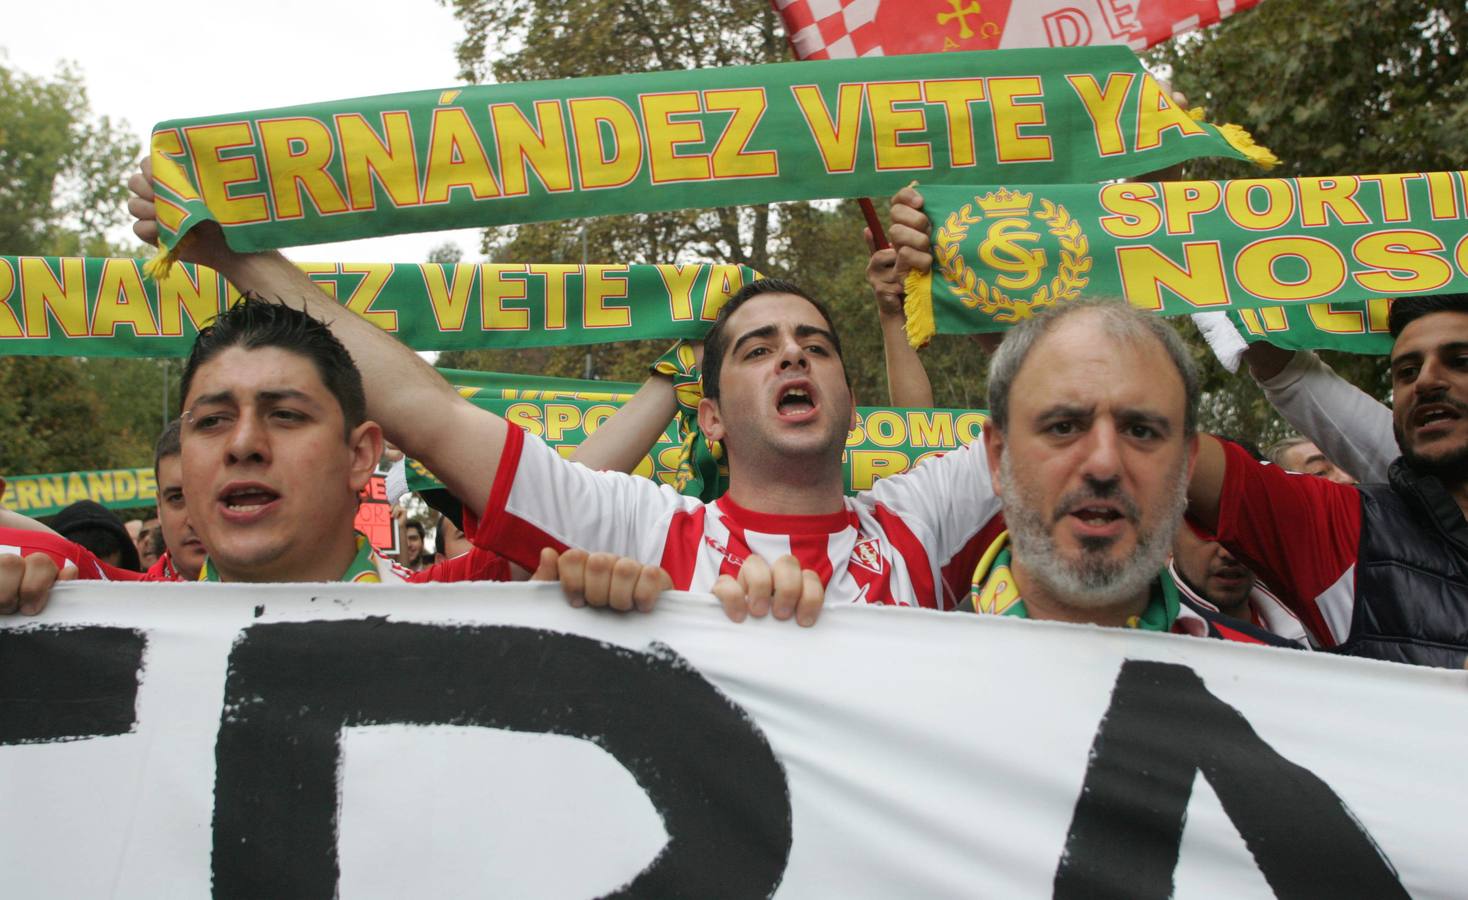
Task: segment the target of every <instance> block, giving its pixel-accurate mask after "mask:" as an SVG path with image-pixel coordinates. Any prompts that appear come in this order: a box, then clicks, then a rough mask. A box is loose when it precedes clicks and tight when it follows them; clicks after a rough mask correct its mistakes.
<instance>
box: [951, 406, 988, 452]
mask: <svg viewBox="0 0 1468 900" xmlns="http://www.w3.org/2000/svg"><path fill="white" fill-rule="evenodd" d="M988 420H989V417H988V416H987V415H985V414H984V413H981V412H966V413H959V414H958V419H957V420H956V421H954V423H953V431H954V433H955V435H956V436H957V437H958V443H959V444H961V445H963V446H965V447H967V446H968V445H969V444H972V443H973V442H974V441H976V440H978V439H979V434H980V432H982V431H983V428H984V423H985V422H987V421H988Z"/></svg>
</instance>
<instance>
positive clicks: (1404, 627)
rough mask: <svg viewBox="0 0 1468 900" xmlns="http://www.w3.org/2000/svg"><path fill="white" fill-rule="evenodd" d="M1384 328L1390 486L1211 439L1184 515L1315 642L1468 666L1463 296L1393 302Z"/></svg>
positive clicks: (1467, 328) (1467, 308)
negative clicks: (1260, 457)
mask: <svg viewBox="0 0 1468 900" xmlns="http://www.w3.org/2000/svg"><path fill="white" fill-rule="evenodd" d="M1388 327H1389V329H1390V331H1391V333H1392V336H1393V337H1394V338H1395V344H1394V346H1393V347H1392V353H1391V380H1392V417H1393V424H1394V429H1395V432H1396V437H1397V444H1398V447H1399V449H1400V450H1401V453H1402V455H1401V457H1400V458H1399V459H1397V460H1396V462H1394V463H1392V465H1391V467H1390V470H1389V474H1388V484H1369V485H1361V486H1359V487H1350V486H1345V485H1338V484H1333V483H1331V482H1329V481H1326V480H1325V479H1321V478H1313V477H1299V476H1291V475H1289V474H1287V473H1285V472H1283V471H1281V470H1280V468H1279V467H1277V466H1261V465H1259V464H1258V463H1256V462H1254V461H1253V460H1252V459H1250V458H1248V456H1247V454H1245V453H1243V451H1241V450H1239V449H1238V448H1237V447H1234V446H1232V445H1229V444H1226V443H1223V442H1219V441H1216V440H1212V439H1209V440H1206V441H1205V442H1204V446H1203V449H1202V452H1201V453H1200V455H1199V462H1198V469H1197V472H1196V474H1195V475H1194V478H1193V484H1192V487H1191V488H1190V491H1189V497H1190V501H1191V504H1190V506H1189V510H1190V512H1191V513H1192V514H1193V515H1194V516H1196V517H1197V518H1198V519H1199V521H1200V522H1201V523H1202V524H1204V525H1205V526H1206V527H1209V528H1211V529H1212V530H1213V531H1214V532H1215V533H1217V535H1218V537H1219V540H1220V541H1221V542H1222V543H1223V544H1224V546H1225V547H1228V548H1229V550H1230V551H1231V552H1233V553H1234V554H1236V555H1237V556H1239V557H1240V558H1241V559H1243V560H1244V561H1245V562H1247V563H1248V564H1249V565H1250V566H1251V567H1252V568H1253V569H1254V570H1255V571H1256V572H1258V573H1260V574H1261V575H1262V576H1264V578H1265V579H1266V580H1267V581H1268V582H1269V583H1270V584H1271V585H1272V586H1273V587H1275V588H1276V589H1277V590H1278V591H1279V593H1280V597H1281V599H1282V600H1284V601H1286V602H1287V603H1289V604H1290V605H1291V606H1292V608H1293V609H1294V610H1295V611H1296V612H1297V613H1299V615H1300V617H1301V619H1302V620H1303V621H1304V622H1305V624H1306V625H1307V626H1308V627H1309V628H1310V630H1311V631H1312V632H1313V633H1314V635H1315V636H1316V638H1317V639H1318V640H1319V642H1320V644H1321V645H1322V646H1323V647H1326V648H1328V649H1333V650H1336V651H1338V652H1341V653H1346V654H1350V655H1355V656H1368V657H1373V658H1376V659H1387V660H1396V661H1400V662H1408V663H1416V664H1419V665H1432V666H1445V667H1449V668H1459V667H1461V666H1462V665H1463V663H1464V660H1465V659H1468V520H1465V515H1468V295H1462V294H1453V295H1431V296H1423V297H1404V298H1400V299H1397V300H1396V301H1394V302H1393V303H1392V307H1391V313H1390V316H1389V320H1388Z"/></svg>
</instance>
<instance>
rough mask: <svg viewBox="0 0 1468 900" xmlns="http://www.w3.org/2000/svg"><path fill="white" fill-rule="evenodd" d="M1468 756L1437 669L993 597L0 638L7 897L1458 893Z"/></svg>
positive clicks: (230, 595) (562, 608) (502, 598)
mask: <svg viewBox="0 0 1468 900" xmlns="http://www.w3.org/2000/svg"><path fill="white" fill-rule="evenodd" d="M1465 759H1468V674H1465V673H1462V672H1449V671H1441V670H1427V669H1417V668H1410V667H1407V666H1396V665H1390V664H1386V663H1375V662H1369V661H1362V660H1353V659H1345V658H1338V657H1329V656H1323V655H1312V654H1309V653H1305V652H1295V651H1288V650H1276V649H1271V648H1263V647H1248V646H1239V645H1229V644H1225V643H1223V642H1220V641H1210V640H1202V639H1195V638H1185V637H1175V636H1169V635H1155V634H1140V633H1135V632H1128V631H1122V630H1115V629H1112V630H1101V629H1093V628H1081V627H1075V626H1066V625H1058V624H1051V623H1041V622H1026V621H1020V620H1014V619H1002V618H994V617H982V616H965V615H957V614H943V613H931V612H923V611H914V610H898V609H887V608H875V607H843V608H837V609H828V610H826V612H825V614H824V616H823V617H822V620H821V622H820V623H819V624H818V625H817V626H816V627H815V628H814V629H801V628H797V627H795V626H794V625H793V624H791V623H777V622H774V621H753V622H749V623H745V624H743V625H733V624H730V623H729V622H727V621H725V620H724V617H723V615H722V613H721V612H720V611H719V610H718V609H717V607H716V606H715V605H714V604H713V602H712V601H711V600H709V599H708V598H705V597H698V596H693V595H668V596H665V597H664V598H663V599H662V601H661V604H660V606H659V609H658V610H657V611H656V612H655V613H652V614H650V615H616V614H602V613H597V612H592V611H588V610H576V609H571V608H569V607H568V606H567V605H566V604H565V603H564V602H563V601H562V600H561V599H560V598H559V594H558V589H557V588H556V587H554V586H523V585H521V586H487V585H462V586H460V585H443V586H433V587H396V586H374V585H366V586H345V585H309V586H299V585H297V586H287V585H281V586H270V587H246V586H213V587H212V589H203V588H200V587H197V586H187V585H139V586H122V585H76V584H71V585H65V586H62V587H59V588H58V589H57V591H56V592H55V596H54V600H53V603H52V606H51V608H50V609H49V610H48V611H47V612H46V613H45V615H44V616H43V617H42V618H41V619H39V620H35V619H33V620H25V619H20V618H15V617H12V618H9V619H7V620H5V621H4V622H3V623H0V792H3V795H0V796H3V803H4V815H3V818H0V873H3V874H0V878H3V884H4V890H3V894H4V896H5V897H6V898H8V900H13V898H22V897H44V898H53V897H137V898H169V897H180V898H197V897H204V896H209V895H211V894H212V895H213V896H215V897H228V898H235V897H239V898H263V897H272V898H274V897H331V896H333V895H334V894H339V895H340V896H341V897H345V898H361V897H372V898H375V897H403V898H421V897H438V896H443V897H459V896H484V895H492V896H503V897H536V898H562V897H564V898H584V897H595V896H618V897H700V898H702V897H767V896H771V895H777V896H780V897H798V898H807V897H840V898H849V897H881V898H891V897H971V896H995V897H1039V896H1046V895H1053V896H1059V897H1094V896H1117V897H1158V898H1162V897H1168V896H1176V897H1181V898H1186V897H1230V898H1244V897H1271V896H1279V897H1323V896H1330V897H1343V896H1363V897H1373V898H1379V897H1391V896H1407V895H1411V896H1414V897H1420V898H1421V897H1450V896H1461V895H1462V892H1463V887H1464V885H1468V854H1464V853H1463V851H1462V834H1463V826H1462V821H1463V802H1462V801H1463V799H1464V798H1465V797H1468V766H1465V765H1464V760H1465ZM1199 775H1201V776H1202V777H1198V776H1199Z"/></svg>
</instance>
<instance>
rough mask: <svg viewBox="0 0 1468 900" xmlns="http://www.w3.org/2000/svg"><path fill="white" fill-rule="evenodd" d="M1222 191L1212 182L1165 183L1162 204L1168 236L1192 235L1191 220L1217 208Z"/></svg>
mask: <svg viewBox="0 0 1468 900" xmlns="http://www.w3.org/2000/svg"><path fill="white" fill-rule="evenodd" d="M1222 197H1223V191H1222V190H1221V189H1220V188H1219V187H1218V184H1217V182H1213V181H1165V182H1163V183H1162V203H1163V206H1164V207H1165V208H1166V209H1167V233H1168V234H1192V233H1193V218H1194V217H1195V216H1198V215H1201V214H1203V213H1210V212H1213V211H1214V210H1215V209H1217V208H1218V203H1219V200H1220V199H1222Z"/></svg>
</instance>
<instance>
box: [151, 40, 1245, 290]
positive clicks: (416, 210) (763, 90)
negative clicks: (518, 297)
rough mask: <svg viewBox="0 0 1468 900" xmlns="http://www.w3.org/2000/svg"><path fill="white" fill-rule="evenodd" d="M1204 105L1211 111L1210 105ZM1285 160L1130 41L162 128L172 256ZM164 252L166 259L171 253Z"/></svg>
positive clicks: (508, 89)
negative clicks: (1166, 87)
mask: <svg viewBox="0 0 1468 900" xmlns="http://www.w3.org/2000/svg"><path fill="white" fill-rule="evenodd" d="M1200 115H1201V114H1200ZM1204 156H1223V157H1233V158H1237V159H1253V160H1257V161H1260V162H1261V163H1267V162H1269V161H1272V160H1273V156H1272V155H1270V154H1269V153H1268V152H1267V151H1265V150H1263V149H1262V148H1259V147H1257V146H1255V145H1254V143H1253V141H1252V140H1251V139H1250V138H1249V136H1248V135H1247V133H1245V132H1244V131H1243V130H1242V129H1240V128H1238V127H1237V126H1232V125H1228V126H1223V127H1218V126H1214V125H1210V124H1207V123H1205V122H1201V121H1198V120H1197V119H1196V118H1195V117H1194V116H1193V115H1190V114H1189V113H1188V112H1187V111H1184V110H1182V109H1180V108H1179V107H1178V106H1177V105H1176V104H1174V103H1173V101H1172V99H1171V98H1170V97H1169V96H1167V94H1166V93H1165V92H1164V91H1163V90H1162V89H1161V88H1160V87H1159V86H1158V84H1157V82H1156V81H1155V80H1154V79H1153V78H1152V77H1151V76H1149V75H1148V74H1147V73H1146V72H1145V70H1144V69H1143V68H1142V66H1141V63H1140V62H1139V61H1138V60H1137V58H1136V56H1135V55H1134V54H1133V53H1132V52H1131V51H1130V50H1127V49H1125V48H1122V47H1085V48H1073V49H1065V50H1013V51H1001V52H967V53H935V54H925V55H919V56H894V57H885V58H869V59H862V60H834V61H828V62H816V63H808V62H796V63H774V64H769V65H762V66H743V67H731V68H723V69H699V70H694V71H686V72H647V73H640V74H631V75H613V76H603V77H596V78H582V79H572V80H562V81H533V82H521V83H512V84H497V85H483V86H473V87H463V88H454V89H449V90H442V91H419V92H415V93H403V94H389V95H384V96H380V97H366V98H361V99H356V100H345V101H339V102H333V103H320V104H314V105H307V106H296V107H288V108H282V109H272V110H264V111H259V112H249V113H232V114H226V115H216V116H208V117H203V118H196V119H179V120H173V121H168V122H163V123H161V124H159V125H157V126H156V127H155V128H154V129H153V138H152V162H153V178H154V187H155V190H156V193H157V209H158V221H159V226H160V229H161V240H162V245H163V248H164V249H165V251H167V252H168V253H176V247H177V244H178V241H179V238H180V237H181V236H182V235H184V234H185V233H187V232H188V231H189V230H190V229H191V228H193V227H194V226H196V225H197V224H199V223H200V222H203V221H206V220H213V221H217V222H218V223H219V224H220V225H222V226H223V228H224V234H225V237H226V239H227V240H228V241H229V244H230V246H231V247H233V248H234V249H235V250H240V251H250V250H265V249H269V248H272V247H289V246H295V245H300V244H312V243H320V242H324V241H343V240H349V239H352V238H362V237H372V236H377V235H387V234H401V233H405V232H424V231H435V230H439V229H445V228H467V227H476V226H487V225H505V224H514V223H520V222H540V221H548V220H555V219H571V218H579V217H587V216H605V215H612V214H618V213H639V212H654V211H657V210H668V209H689V208H703V207H719V206H737V205H747V204H754V203H769V202H776V201H784V200H810V199H817V198H835V197H866V196H884V195H888V194H891V193H894V192H895V191H896V190H897V189H898V188H900V187H902V185H904V184H906V183H907V182H909V181H911V180H912V179H914V178H919V179H922V180H923V181H924V182H939V183H942V182H947V183H968V184H983V183H986V182H991V181H998V180H1000V179H1009V180H1015V181H1022V182H1077V181H1083V180H1095V179H1103V178H1118V177H1125V176H1130V175H1137V174H1139V173H1142V172H1150V171H1154V170H1157V169H1161V168H1164V167H1166V166H1169V165H1172V164H1174V163H1179V162H1182V161H1184V160H1187V159H1194V158H1197V157H1204ZM167 258H168V256H167V255H165V257H164V259H165V261H166V259H167Z"/></svg>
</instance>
